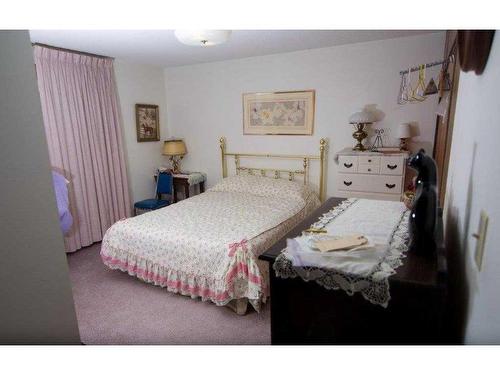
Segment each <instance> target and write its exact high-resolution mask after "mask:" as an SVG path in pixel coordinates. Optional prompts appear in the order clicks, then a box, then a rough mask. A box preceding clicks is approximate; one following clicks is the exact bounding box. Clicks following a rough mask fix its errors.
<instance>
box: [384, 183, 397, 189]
mask: <svg viewBox="0 0 500 375" xmlns="http://www.w3.org/2000/svg"><path fill="white" fill-rule="evenodd" d="M385 186H387V187H388V188H389V189H394V188H395V187H396V184H385Z"/></svg>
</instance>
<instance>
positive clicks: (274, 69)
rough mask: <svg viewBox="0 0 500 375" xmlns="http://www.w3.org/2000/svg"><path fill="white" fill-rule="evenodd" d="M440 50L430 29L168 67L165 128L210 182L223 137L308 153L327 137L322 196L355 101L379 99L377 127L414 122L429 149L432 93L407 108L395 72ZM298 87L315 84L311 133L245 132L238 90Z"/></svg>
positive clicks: (347, 136) (348, 140) (346, 142)
mask: <svg viewBox="0 0 500 375" xmlns="http://www.w3.org/2000/svg"><path fill="white" fill-rule="evenodd" d="M443 50H444V33H434V34H427V35H422V36H414V37H408V38H400V39H391V40H383V41H375V42H368V43H359V44H351V45H344V46H337V47H331V48H322V49H313V50H307V51H299V52H293V53H286V54H278V55H270V56H261V57H252V58H246V59H240V60H229V61H222V62H216V63H207V64H198V65H191V66H183V67H174V68H166V69H165V81H166V93H167V106H168V125H169V132H170V134H172V135H174V136H178V137H183V138H185V140H186V142H187V147H188V152H189V154H188V155H187V157H186V158H185V160H184V162H183V166H185V168H186V169H189V170H201V171H205V172H207V173H208V185H209V186H210V185H213V184H214V183H215V182H217V181H218V180H219V179H220V178H221V167H220V159H219V147H218V141H217V140H218V138H219V137H220V136H222V135H224V136H225V137H226V138H227V142H228V149H229V150H230V151H231V150H233V151H238V152H244V151H246V152H251V151H254V152H270V151H274V152H281V153H291V152H293V153H307V154H310V153H315V154H316V153H318V144H319V139H320V138H321V137H328V138H329V139H330V155H329V171H328V195H334V193H335V192H334V185H335V184H334V173H333V172H334V168H335V167H336V166H335V165H334V163H333V154H334V152H337V151H339V150H340V149H342V148H344V147H347V146H351V145H353V144H354V140H353V138H352V136H351V134H352V132H353V129H352V127H351V126H349V125H348V123H347V119H348V117H349V115H350V114H351V113H353V112H354V111H356V110H357V109H358V108H360V107H363V106H365V105H369V104H377V108H378V109H380V110H382V111H383V112H384V113H385V118H384V120H383V121H382V122H380V123H378V124H377V127H384V128H388V129H391V130H393V131H394V129H396V127H397V126H398V125H399V124H400V123H403V122H411V121H415V122H417V123H418V124H419V127H420V134H421V135H420V137H417V138H415V141H418V142H423V143H424V145H425V146H426V148H427V149H428V150H429V151H432V142H433V139H434V125H435V114H434V109H435V106H436V97H435V96H434V97H432V98H430V99H429V100H427V101H426V102H424V103H420V104H407V105H405V106H399V105H398V104H397V102H396V98H397V94H398V90H399V85H400V76H399V71H400V70H403V69H405V68H407V67H408V66H412V65H416V64H419V63H425V62H431V61H435V60H438V59H440V58H441V57H442V55H443ZM434 72H437V70H434ZM413 78H414V79H416V76H414V77H413ZM300 89H315V90H316V116H315V125H314V135H313V136H255V135H247V136H243V125H242V94H243V93H246V92H272V91H286V90H300ZM393 134H394V133H393ZM395 142H396V140H395V139H394V137H390V139H389V140H387V139H386V144H387V143H392V144H394V143H395Z"/></svg>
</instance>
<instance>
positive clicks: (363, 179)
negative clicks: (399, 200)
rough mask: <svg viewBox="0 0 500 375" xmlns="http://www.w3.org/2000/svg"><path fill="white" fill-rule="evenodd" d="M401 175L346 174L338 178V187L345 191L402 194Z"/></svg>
mask: <svg viewBox="0 0 500 375" xmlns="http://www.w3.org/2000/svg"><path fill="white" fill-rule="evenodd" d="M401 180H402V178H401V177H400V176H381V175H376V176H370V175H366V174H365V175H362V174H352V175H351V174H344V175H340V176H339V179H338V180H337V189H338V190H343V191H359V192H373V193H385V194H398V195H399V194H401Z"/></svg>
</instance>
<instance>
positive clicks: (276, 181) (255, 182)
mask: <svg viewBox="0 0 500 375" xmlns="http://www.w3.org/2000/svg"><path fill="white" fill-rule="evenodd" d="M209 191H228V192H240V193H248V194H253V195H258V196H261V197H277V198H296V199H301V200H307V198H308V197H309V195H310V194H312V191H311V189H310V188H309V187H308V186H307V185H304V183H303V182H299V181H288V180H284V179H282V178H271V177H262V176H253V175H240V176H230V177H226V178H225V179H223V180H222V181H221V182H219V183H218V184H217V185H215V186H214V187H212V188H211V189H209Z"/></svg>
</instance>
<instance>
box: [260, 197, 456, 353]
mask: <svg viewBox="0 0 500 375" xmlns="http://www.w3.org/2000/svg"><path fill="white" fill-rule="evenodd" d="M341 201H342V199H340V198H330V199H328V200H327V201H326V202H325V203H323V205H322V206H321V207H319V208H318V209H317V210H316V211H314V212H313V213H312V214H311V215H310V216H309V217H308V218H306V219H305V220H304V221H303V222H302V223H300V224H299V225H297V226H296V227H295V228H294V229H292V230H291V231H290V232H289V233H288V234H287V235H286V236H285V237H283V238H282V239H281V240H279V241H278V242H277V243H276V244H275V245H274V246H272V247H271V248H270V249H269V250H267V251H266V252H265V253H264V254H262V255H261V256H260V257H259V259H261V260H265V261H267V262H269V267H270V272H269V274H270V287H271V342H272V344H431V343H435V344H437V343H443V342H445V341H446V339H445V338H444V337H443V314H444V307H445V299H446V276H447V270H446V258H445V256H444V254H445V251H444V245H443V236H442V234H443V227H442V219H441V217H439V220H438V231H437V232H438V233H437V239H436V242H437V251H436V252H435V253H434V254H435V256H433V257H429V256H423V255H421V254H420V253H419V252H414V253H410V252H408V253H407V257H406V258H405V259H404V260H403V265H402V266H401V267H399V268H397V269H396V274H394V275H392V276H391V277H390V278H389V283H390V293H391V300H390V301H389V306H388V307H387V308H383V307H381V306H379V305H373V304H371V303H370V302H369V301H367V300H365V299H364V298H363V297H362V296H361V294H360V293H355V294H354V295H353V296H349V295H347V294H346V292H344V291H342V290H327V289H325V288H324V287H322V286H320V285H318V284H317V283H316V282H314V281H310V282H306V281H304V280H302V279H301V278H299V277H297V278H292V279H282V278H279V277H276V274H275V272H274V270H273V268H272V265H273V263H274V260H275V259H276V257H277V256H278V255H279V254H280V252H281V250H283V249H284V248H285V247H286V239H287V238H293V237H296V236H298V235H300V234H301V232H302V231H303V230H304V229H307V228H309V226H310V225H311V224H313V223H314V222H316V221H317V220H318V218H319V217H320V216H321V215H322V214H323V213H325V212H327V211H329V210H331V209H332V208H333V207H335V206H336V205H337V204H339V203H340V202H341Z"/></svg>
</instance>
